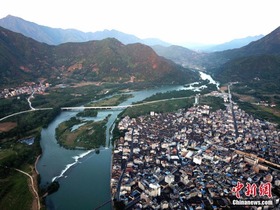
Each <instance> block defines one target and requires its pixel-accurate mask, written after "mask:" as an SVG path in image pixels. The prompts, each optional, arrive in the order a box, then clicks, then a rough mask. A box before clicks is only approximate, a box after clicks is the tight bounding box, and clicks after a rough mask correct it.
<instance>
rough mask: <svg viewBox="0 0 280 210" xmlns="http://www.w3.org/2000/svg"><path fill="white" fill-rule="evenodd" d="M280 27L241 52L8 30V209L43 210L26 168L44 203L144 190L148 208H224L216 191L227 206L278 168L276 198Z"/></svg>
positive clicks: (2, 109)
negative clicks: (240, 188) (241, 189)
mask: <svg viewBox="0 0 280 210" xmlns="http://www.w3.org/2000/svg"><path fill="white" fill-rule="evenodd" d="M9 18H11V17H9ZM33 26H34V25H32V24H30V25H29V27H33ZM48 30H50V31H53V32H55V30H52V29H48ZM279 31H280V28H276V29H275V30H274V31H272V32H271V33H270V34H268V35H266V36H261V37H259V39H257V40H254V41H253V42H251V43H249V44H247V45H245V46H241V47H238V48H235V49H228V50H224V51H219V52H196V51H192V50H189V49H187V48H184V47H180V46H166V45H164V44H163V43H162V42H161V43H162V44H163V45H161V46H160V45H153V46H147V45H145V44H143V43H142V41H143V40H142V41H141V43H139V42H140V41H139V39H135V40H136V41H135V42H133V41H132V42H129V43H123V42H121V41H120V40H118V39H117V38H116V37H113V38H112V37H107V38H105V39H100V40H99V39H96V40H92V39H90V38H88V40H86V41H84V42H82V41H81V42H61V43H59V42H55V44H46V43H44V42H40V41H38V40H36V39H35V37H32V38H28V37H26V36H24V35H22V34H21V33H15V32H13V31H10V30H8V29H6V28H3V27H0V77H1V81H0V90H1V91H0V209H30V208H32V202H34V195H33V194H32V191H30V190H29V189H31V188H29V187H28V184H29V182H28V177H27V176H26V175H27V174H29V175H30V176H32V177H33V179H34V180H36V181H35V183H38V186H37V188H38V193H39V197H40V202H41V204H42V206H43V209H44V208H46V209H57V208H61V209H67V210H69V209H78V208H80V209H88V208H99V206H100V205H101V206H102V208H104V209H112V205H111V204H113V202H110V201H111V200H113V199H115V200H114V201H115V203H114V204H115V207H117V206H118V205H120V206H121V205H123V204H126V205H127V204H128V203H130V204H129V205H134V204H136V203H137V202H138V200H139V199H140V194H141V196H142V199H140V200H142V201H143V200H145V202H144V201H143V202H142V203H140V204H141V205H142V204H143V203H145V205H147V206H152V204H151V203H154V204H155V206H160V208H163V207H162V206H168V205H170V206H171V205H173V206H176V203H174V202H175V201H176V202H177V203H180V202H181V203H184V202H185V204H187V203H188V204H189V203H190V202H193V204H194V205H196V204H197V203H198V201H201V200H203V199H200V198H201V197H203V198H205V199H206V198H207V201H206V200H204V202H206V203H207V207H208V208H213V206H214V204H213V203H212V204H211V199H212V198H215V199H214V200H215V205H218V204H217V202H218V203H219V202H221V201H220V197H223V198H224V197H225V196H229V197H230V196H233V195H235V194H233V193H232V192H229V191H230V190H229V189H231V188H232V189H235V188H233V187H234V186H235V185H234V183H235V182H236V181H237V180H239V181H242V182H243V183H245V182H247V181H248V182H250V183H253V182H252V181H249V180H250V178H251V177H253V178H254V179H255V182H256V183H257V182H258V184H261V182H259V181H260V180H270V179H269V177H270V176H272V177H273V179H272V180H273V181H270V182H269V183H271V186H272V189H271V190H272V194H273V196H272V197H273V198H271V197H269V198H271V200H270V201H272V200H273V202H274V204H275V202H276V200H277V198H279V179H280V177H279V174H278V173H276V172H275V168H273V167H274V165H277V163H278V162H279V147H278V145H279V125H280V96H279V94H280V83H279V81H280V77H279V75H280V71H279V70H280V67H279V66H280V50H279V49H280V36H279V34H280V32H279ZM111 32H112V33H113V32H114V31H111ZM51 34H52V33H51ZM51 34H48V35H50V36H51ZM53 34H55V33H53ZM146 41H147V40H146ZM53 43H54V42H53ZM229 87H230V90H229ZM71 107H73V108H72V109H71ZM83 107H86V109H83ZM95 108H96V109H95ZM153 120H155V121H153ZM183 121H184V122H186V123H185V124H181V123H182V122H183ZM136 122H137V123H136ZM175 122H176V123H175ZM161 126H162V127H161ZM184 126H185V127H184ZM187 127H188V128H189V130H188V129H187ZM143 128H145V129H143ZM155 128H156V129H155ZM190 129H191V130H192V131H191V130H190ZM136 131H141V132H142V133H140V135H143V136H141V138H143V139H142V142H140V141H138V140H140V139H138V137H137V136H139V135H137V134H136V133H137V132H136ZM173 131H174V132H175V133H174V132H173ZM150 132H151V133H150ZM145 135H146V136H145ZM157 135H158V136H160V137H161V139H159V138H158V137H156V136H157ZM172 135H173V136H172ZM134 137H135V138H137V139H134ZM175 137H176V138H177V137H178V138H177V140H176V138H175ZM185 137H186V138H185ZM129 139H130V140H129ZM132 140H133V141H132ZM134 140H135V142H134ZM136 140H137V141H136ZM146 141H147V142H146ZM131 142H132V143H131ZM186 142H187V143H186ZM209 142H210V143H209ZM163 144H164V145H165V144H166V145H169V146H168V147H169V150H168V149H166V148H167V147H166V148H164V147H165V146H164V147H162V145H163ZM134 147H135V148H134ZM136 147H137V148H138V150H137V151H138V152H137V151H136V150H134V149H136ZM152 147H153V148H152ZM206 147H207V148H206ZM140 148H141V149H140ZM233 148H234V149H233ZM200 150H201V152H198V151H200ZM229 150H230V152H228V151H229ZM231 150H234V151H231ZM188 152H191V153H192V155H193V153H195V155H194V156H192V155H191V156H190V157H186V154H187V153H188ZM148 153H149V154H148ZM157 153H158V154H157ZM183 153H186V154H185V156H184V158H183V157H182V154H183ZM206 153H207V154H206ZM229 153H230V154H229ZM116 154H117V155H116ZM202 154H203V155H202ZM248 154H249V155H248ZM166 155H169V159H168V157H167V156H166ZM172 155H173V156H176V155H177V156H178V157H179V158H178V159H176V158H175V159H176V160H175V159H173V160H172V161H171V162H170V157H171V156H172ZM252 155H253V156H252ZM256 155H257V156H256ZM133 156H134V157H133ZM132 157H133V158H134V159H132ZM159 157H160V158H161V159H160V160H159V159H157V158H159ZM185 157H186V158H185ZM205 157H206V158H205ZM211 157H213V159H211ZM114 158H115V159H114ZM149 158H150V159H149ZM140 159H141V160H140ZM206 159H207V160H206ZM245 159H246V161H245ZM135 160H136V162H137V161H138V163H135ZM202 160H205V161H206V162H207V164H206V165H204V164H201V163H203V162H202ZM213 161H214V162H213ZM256 161H257V162H256ZM258 161H260V162H261V163H263V162H264V165H262V164H260V165H258V164H256V163H259V162H258ZM141 162H142V163H144V165H141V164H140V163H141ZM171 163H172V166H171V165H169V164H171ZM252 163H254V164H252ZM180 164H181V166H182V168H181V166H180V167H177V166H179V165H180ZM184 164H186V165H184ZM213 164H218V166H219V168H221V170H220V171H217V170H216V169H214V168H211V167H210V166H211V165H213ZM187 165H189V167H188V166H187ZM251 165H252V166H251ZM153 166H154V167H153ZM175 166H176V167H175ZM239 166H240V167H239ZM235 167H236V168H235ZM151 168H153V169H151ZM189 168H192V171H190V170H189ZM260 168H261V169H260ZM264 168H265V170H263V169H264ZM136 169H139V171H141V172H139V171H137V170H136ZM153 170H156V171H153ZM213 170H214V172H215V174H213V175H212V176H210V175H209V174H210V173H211V172H212V171H213ZM259 170H261V172H259ZM277 170H279V169H277ZM182 171H183V172H182ZM252 171H254V172H252ZM37 172H38V173H37ZM251 172H252V173H251ZM20 173H21V174H20ZM23 173H27V174H23ZM137 173H141V175H139V174H137ZM151 173H152V174H153V176H155V175H156V176H157V177H153V176H151V175H150V174H151ZM121 174H122V175H121ZM182 174H183V175H184V177H186V176H185V175H186V174H187V176H188V177H189V178H190V179H188V178H187V179H185V178H184V177H183V179H181V178H182V177H181V175H182ZM228 174H230V175H228ZM244 174H245V175H244ZM21 175H22V176H21ZM241 175H242V178H241V177H240V176H241ZM243 175H244V176H243ZM24 176H25V177H24ZM112 177H113V178H114V179H115V180H113V181H114V182H113V187H112V185H111V186H110V183H111V184H112ZM160 177H161V178H160ZM175 177H177V180H176V181H175ZM178 177H181V178H180V179H181V181H178V180H179V179H178ZM191 177H192V178H191ZM195 177H197V179H196V178H195ZM173 179H174V180H173ZM206 179H207V181H205V180H206ZM34 180H33V181H34ZM132 180H133V181H132ZM147 180H148V181H151V180H152V182H151V183H149V184H147V183H146V182H147ZM163 180H165V181H164V182H163ZM222 180H223V181H222ZM256 180H257V181H256ZM155 181H158V183H160V188H159V185H156V184H154V185H156V190H155V188H154V187H150V186H154V185H153V183H154V182H155ZM174 182H176V184H178V185H176V184H175V185H173V183H174ZM120 183H122V185H121V184H120ZM143 183H144V184H143ZM145 183H146V184H145ZM182 183H183V184H184V185H182ZM188 183H189V184H188ZM209 183H210V184H209ZM151 184H152V185H151ZM179 185H180V186H179ZM210 185H211V186H210ZM213 185H217V189H218V190H217V189H215V188H213ZM104 186H105V187H104ZM178 186H179V187H178ZM260 186H262V185H260ZM132 189H133V190H132ZM159 189H160V190H159ZM183 189H184V190H183ZM186 189H187V191H186ZM31 190H32V189H31ZM161 190H162V191H161ZM178 190H179V191H180V190H181V192H182V193H181V194H180V193H178V192H177V191H178ZM204 191H205V192H204ZM233 191H234V190H233ZM112 192H114V193H117V194H114V193H113V194H114V196H113V197H112V195H113V194H112ZM139 192H140V194H139ZM155 192H156V193H157V194H156V195H155V194H154V193H155ZM161 192H162V194H161ZM170 192H172V196H169V194H170ZM183 192H184V195H183ZM130 193H131V194H130ZM221 193H222V194H221ZM120 194H122V196H121V195H120ZM160 194H161V196H160ZM210 194H211V196H210V197H209V195H210ZM21 195H22V196H21ZM192 195H194V196H192ZM213 195H215V196H216V197H215V196H213ZM149 196H150V197H149ZM207 196H208V197H207ZM193 197H194V198H193ZM155 198H156V199H159V200H161V201H164V200H169V201H172V202H170V204H166V202H157V201H155V200H156V199H155ZM208 198H209V199H208ZM210 198H211V199H210ZM216 198H217V199H216ZM11 199H15V201H16V202H13V203H11V202H10V200H11ZM134 199H135V200H134ZM133 200H134V201H133ZM217 200H218V201H217ZM128 201H129V202H128ZM136 201H137V202H136ZM212 201H213V200H212ZM213 202H214V201H213ZM226 203H227V202H226ZM229 203H230V202H229ZM103 204H104V205H103ZM278 204H279V203H278ZM199 205H200V204H199ZM219 205H221V204H219ZM228 205H229V204H228ZM37 206H39V205H38V204H37ZM190 206H191V204H190ZM139 207H140V206H139ZM174 208H175V207H174ZM32 209H36V205H33V208H32Z"/></svg>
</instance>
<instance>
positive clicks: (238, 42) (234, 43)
mask: <svg viewBox="0 0 280 210" xmlns="http://www.w3.org/2000/svg"><path fill="white" fill-rule="evenodd" d="M263 37H264V35H257V36H248V37H245V38H240V39H234V40H231V41H229V42H225V43H223V44H219V45H214V46H211V47H202V48H200V50H203V51H205V52H218V51H224V50H231V49H236V48H240V47H243V46H246V45H248V44H250V43H251V42H254V41H257V40H259V39H261V38H263Z"/></svg>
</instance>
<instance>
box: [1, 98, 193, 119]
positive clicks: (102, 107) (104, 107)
mask: <svg viewBox="0 0 280 210" xmlns="http://www.w3.org/2000/svg"><path fill="white" fill-rule="evenodd" d="M30 97H31V96H30ZM30 97H29V98H28V99H27V100H28V103H29V106H30V110H25V111H21V112H17V113H13V114H10V115H8V116H5V117H3V118H0V121H3V120H5V119H7V118H10V117H13V116H16V115H20V114H24V113H28V112H34V111H44V110H51V109H53V108H34V107H32V104H31V102H30ZM192 97H194V96H188V97H180V98H168V99H161V100H157V101H147V102H143V103H139V104H131V105H126V106H101V107H61V109H62V110H81V109H125V108H128V107H135V106H142V105H146V104H152V103H158V102H165V101H172V100H181V99H187V98H192Z"/></svg>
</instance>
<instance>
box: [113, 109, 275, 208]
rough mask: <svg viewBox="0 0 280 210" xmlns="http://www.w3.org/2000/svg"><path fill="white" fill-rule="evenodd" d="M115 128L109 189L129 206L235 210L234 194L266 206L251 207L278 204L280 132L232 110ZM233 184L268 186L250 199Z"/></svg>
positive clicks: (158, 116)
mask: <svg viewBox="0 0 280 210" xmlns="http://www.w3.org/2000/svg"><path fill="white" fill-rule="evenodd" d="M233 114H234V115H235V116H233ZM118 128H119V130H122V131H124V132H125V135H124V137H121V138H120V139H119V140H117V141H116V142H115V147H114V150H113V153H114V154H113V163H112V178H111V191H112V194H113V196H114V198H115V200H116V201H118V202H123V203H124V204H125V205H126V206H127V207H129V208H131V209H143V208H144V209H145V208H146V209H223V208H232V207H236V208H237V207H238V206H234V205H235V204H236V203H234V202H233V201H234V200H235V199H237V197H236V196H237V194H236V193H238V195H240V196H239V197H241V199H243V200H252V199H254V200H258V201H265V203H263V206H257V207H255V208H258V207H260V208H263V207H264V206H265V207H266V208H268V209H269V208H271V209H273V208H274V207H275V206H276V205H279V200H280V198H279V192H280V173H279V169H280V166H279V165H278V163H280V147H279V145H280V140H279V134H280V131H279V130H277V128H276V126H275V125H274V124H271V123H269V122H264V121H261V120H258V119H255V118H254V117H252V116H250V115H248V114H247V113H245V112H244V111H242V110H241V109H239V108H238V106H237V105H234V106H233V107H232V106H230V105H228V106H227V108H226V110H217V111H215V112H212V111H211V108H210V107H209V106H207V105H204V106H200V105H197V106H194V107H192V108H190V109H188V110H179V111H177V112H175V113H155V112H151V114H150V115H149V116H141V117H138V118H129V117H125V118H123V119H122V120H121V121H120V122H119V124H118ZM267 183H268V184H269V185H268V184H267ZM238 184H239V185H241V184H242V185H243V186H246V185H247V184H250V186H251V185H252V186H254V187H255V188H254V189H255V191H256V189H259V188H260V187H262V186H263V185H265V186H267V185H268V186H270V188H269V189H267V187H266V191H265V193H264V191H256V193H254V194H253V193H249V194H248V192H247V191H248V189H246V188H245V187H244V188H243V189H240V191H238V192H237V191H235V190H234V189H236V185H238ZM256 187H258V188H256ZM260 189H262V188H260ZM246 190H247V191H246ZM250 192H251V191H250ZM237 209H238V208H237Z"/></svg>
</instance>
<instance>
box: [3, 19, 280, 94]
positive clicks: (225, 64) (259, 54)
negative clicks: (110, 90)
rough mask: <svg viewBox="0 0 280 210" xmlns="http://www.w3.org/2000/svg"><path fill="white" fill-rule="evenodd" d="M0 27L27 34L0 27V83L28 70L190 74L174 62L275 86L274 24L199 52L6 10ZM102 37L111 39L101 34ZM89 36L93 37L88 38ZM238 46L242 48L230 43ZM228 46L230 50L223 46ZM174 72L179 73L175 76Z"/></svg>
mask: <svg viewBox="0 0 280 210" xmlns="http://www.w3.org/2000/svg"><path fill="white" fill-rule="evenodd" d="M0 26H3V27H5V28H7V29H9V30H12V31H16V32H18V33H21V34H23V35H24V36H26V37H31V38H32V39H31V38H29V39H28V38H26V37H24V36H22V35H20V34H16V33H13V32H11V31H9V30H5V29H4V28H1V39H0V55H1V57H0V65H1V66H0V67H1V72H0V74H1V75H0V76H1V83H8V82H9V80H13V78H21V80H25V79H27V78H30V76H31V75H33V76H34V77H36V78H37V77H48V78H62V79H64V80H68V81H78V80H92V81H97V80H101V81H114V82H124V81H126V82H127V81H129V80H131V79H132V78H134V77H135V78H134V79H133V81H134V80H135V81H157V82H163V83H164V82H182V81H189V80H191V78H194V77H195V75H194V73H193V72H192V71H189V70H185V69H183V68H182V67H179V66H178V65H175V64H174V63H173V62H175V63H177V64H179V65H181V66H184V67H188V68H192V69H199V70H206V71H208V72H210V73H211V74H212V75H213V76H214V77H215V78H216V79H218V80H220V81H221V82H230V81H243V82H248V83H249V82H250V81H253V82H254V84H255V83H258V82H257V81H262V82H263V83H265V84H267V83H268V82H269V83H271V84H273V85H274V84H275V87H279V86H280V84H279V82H278V81H279V78H278V75H279V72H278V66H279V56H280V27H279V28H277V29H275V30H274V31H272V32H271V33H270V34H268V35H266V36H262V35H260V36H255V37H247V38H244V39H237V40H233V41H231V42H228V43H225V44H223V45H220V46H215V48H214V47H213V48H211V50H222V51H217V52H208V53H204V52H196V51H193V50H190V49H187V48H184V47H181V46H175V45H170V44H168V43H165V42H162V41H161V40H158V39H145V40H142V39H139V38H137V37H136V36H134V35H129V34H125V33H122V32H119V31H116V30H110V31H109V30H104V31H100V32H95V33H92V32H89V33H85V32H81V31H78V30H75V29H54V28H50V27H46V26H40V25H38V24H36V23H32V22H29V21H25V20H23V19H21V18H18V17H14V16H10V15H9V16H7V17H5V18H2V19H0ZM108 37H113V38H114V39H112V38H109V39H106V38H108ZM92 39H93V40H96V41H89V40H92ZM103 39H105V40H103ZM35 40H37V41H38V42H36V41H35ZM98 40H100V41H98ZM249 42H250V43H249ZM45 43H48V44H45ZM62 43H63V44H62ZM132 43H134V44H132ZM135 43H137V44H135ZM140 43H142V44H140ZM246 43H248V44H247V45H245V44H246ZM143 44H147V45H150V46H151V47H152V48H151V47H148V46H145V45H143ZM242 45H245V46H242ZM238 46H242V47H239V48H236V47H238ZM229 47H230V48H235V49H228V50H223V49H227V48H229ZM158 55H159V56H162V57H159V56H158ZM163 57H165V58H166V59H164V58H163ZM167 59H168V60H167ZM170 60H172V61H173V62H171V61H170ZM182 72H183V73H182ZM186 72H187V73H186ZM180 74H182V75H183V76H182V78H178V77H180ZM168 75H169V78H167V76H168ZM14 76H15V77H14ZM275 90H278V89H277V88H275Z"/></svg>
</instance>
